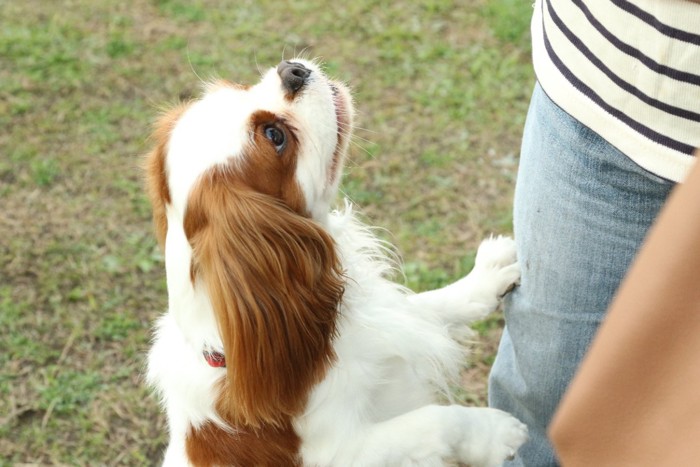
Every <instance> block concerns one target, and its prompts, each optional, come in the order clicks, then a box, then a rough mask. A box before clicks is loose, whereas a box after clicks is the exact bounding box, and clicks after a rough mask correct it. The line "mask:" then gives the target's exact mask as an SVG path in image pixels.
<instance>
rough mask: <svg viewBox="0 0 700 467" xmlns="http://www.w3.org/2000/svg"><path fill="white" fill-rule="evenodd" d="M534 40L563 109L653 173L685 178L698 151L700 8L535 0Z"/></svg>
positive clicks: (640, 0)
mask: <svg viewBox="0 0 700 467" xmlns="http://www.w3.org/2000/svg"><path fill="white" fill-rule="evenodd" d="M532 37H533V41H532V42H533V62H534V67H535V73H536V75H537V79H538V81H539V82H540V85H541V86H542V88H543V89H544V91H545V92H546V93H547V95H548V96H549V97H550V98H551V99H552V100H553V101H554V102H555V103H556V104H557V105H559V106H560V107H561V108H562V109H564V110H565V111H566V112H567V113H569V114H570V115H572V116H573V117H574V118H576V119H577V120H579V121H580V122H581V123H583V124H584V125H586V126H588V127H589V128H591V129H592V130H594V131H595V132H596V133H598V134H600V135H601V136H602V137H603V138H605V139H606V140H607V141H608V142H610V143H611V144H612V145H614V146H615V147H617V148H618V149H619V150H621V151H622V152H623V153H625V154H627V155H628V156H629V157H630V158H631V159H632V160H634V161H635V162H636V163H637V164H639V165H640V166H642V167H644V168H645V169H647V170H649V171H650V172H653V173H655V174H657V175H659V176H661V177H663V178H667V179H669V180H674V181H681V180H683V179H684V178H685V175H686V174H687V172H688V170H689V168H690V167H691V165H692V164H693V162H694V159H695V158H694V157H693V152H694V149H695V148H700V4H698V3H693V2H690V1H686V0H664V1H662V0H636V1H634V2H633V1H629V0H590V1H586V0H537V3H536V4H535V12H534V16H533V20H532Z"/></svg>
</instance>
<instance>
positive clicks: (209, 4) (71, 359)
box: [0, 0, 534, 465]
mask: <svg viewBox="0 0 700 467" xmlns="http://www.w3.org/2000/svg"><path fill="white" fill-rule="evenodd" d="M530 14H531V2H529V1H524V0H492V1H489V0H477V1H475V2H463V1H456V0H419V1H399V2H389V3H388V4H387V2H380V1H378V0H358V1H353V2H312V1H307V0H299V1H295V2H288V4H285V5H284V8H280V3H279V2H273V1H271V0H258V1H251V0H240V1H235V2H234V1H228V2H213V1H211V0H197V1H184V0H150V1H149V0H135V1H131V2H116V1H107V0H103V1H92V0H75V1H72V2H42V1H40V0H26V1H14V2H0V17H2V26H1V27H0V126H1V127H2V128H3V131H2V132H0V465H14V464H57V465H66V464H67V465H106V464H108V465H153V464H155V463H156V462H157V460H158V459H159V458H160V456H161V453H162V449H163V446H164V443H165V442H166V437H167V431H166V428H165V424H164V418H163V416H162V414H161V413H160V410H159V408H158V407H157V404H156V400H155V398H154V397H152V396H151V395H150V393H149V390H148V389H147V388H146V387H145V385H144V382H143V364H144V356H145V352H146V350H147V348H148V343H149V336H150V329H151V325H152V323H153V321H154V319H155V318H156V317H157V316H158V314H159V313H160V312H162V310H163V309H164V308H165V306H166V300H165V298H166V290H165V282H164V272H163V266H164V265H163V256H162V254H161V252H160V251H159V250H158V248H157V245H156V242H155V240H154V238H153V236H152V232H151V224H150V208H149V206H148V203H147V201H146V198H145V196H144V194H143V190H142V174H141V173H140V171H139V165H140V158H141V155H142V154H143V153H145V152H146V151H147V149H148V140H147V138H148V133H149V128H150V124H151V122H152V120H153V118H154V116H155V115H156V114H157V112H158V110H159V109H160V108H162V106H163V105H167V104H169V103H170V104H172V103H175V102H177V101H178V100H179V99H181V98H187V97H189V96H193V95H197V93H198V92H199V89H200V77H201V78H202V79H208V78H210V77H214V76H218V77H224V78H227V79H231V80H235V81H241V82H254V81H255V80H256V79H257V77H258V76H259V73H260V70H261V69H266V68H267V67H271V66H274V65H276V64H277V63H278V62H279V60H280V59H281V58H282V57H287V58H289V57H292V56H294V55H296V54H303V55H304V56H307V57H321V58H322V59H323V60H324V61H325V67H326V70H327V71H328V72H329V73H331V74H332V75H334V76H336V77H338V78H340V79H343V80H345V81H347V82H348V83H349V84H350V85H351V87H352V88H353V89H354V94H355V99H356V103H357V108H358V112H359V115H358V123H357V124H358V127H359V128H358V130H357V131H356V137H355V139H354V144H353V146H352V150H351V154H350V157H349V161H348V168H347V170H346V176H345V179H344V181H343V186H342V189H343V192H344V193H345V194H346V195H347V196H348V197H349V198H351V199H353V200H354V201H355V202H356V203H357V204H358V205H359V206H360V207H359V209H360V210H361V211H362V212H363V214H364V215H365V217H366V218H367V219H369V220H370V221H371V222H372V223H373V224H376V225H379V226H381V227H384V228H386V229H387V232H388V233H387V234H386V237H387V238H388V239H389V240H390V241H392V242H393V243H394V244H396V245H397V247H398V249H399V252H400V254H401V256H402V258H403V259H404V262H405V271H404V272H405V279H406V284H407V285H408V286H410V287H412V288H414V289H416V290H423V289H428V288H432V287H438V286H441V285H444V284H445V283H447V282H449V281H451V280H453V279H455V278H457V277H459V276H461V275H463V274H465V273H467V272H468V271H469V270H470V268H471V266H472V265H473V257H474V251H475V250H476V247H477V246H478V243H479V241H480V239H482V238H483V237H485V236H487V235H488V234H490V233H509V232H510V230H511V229H512V220H511V215H510V211H511V199H512V191H513V181H514V178H515V170H516V166H517V154H518V148H519V140H520V134H521V128H522V125H523V122H524V117H525V113H526V107H527V102H528V98H529V93H530V91H531V88H532V85H533V80H534V78H533V74H532V70H531V65H530V59H529V38H528V33H529V32H528V22H529V17H530ZM501 326H502V319H501V317H500V316H499V315H497V316H495V317H494V318H490V319H488V320H486V321H484V322H482V323H478V324H477V326H476V329H477V331H478V334H479V336H480V337H479V342H478V343H477V344H476V345H475V353H474V357H473V358H472V360H470V363H469V366H468V368H467V369H466V372H465V374H466V375H469V378H467V379H465V381H464V385H463V387H462V388H461V389H460V391H461V393H460V398H461V400H464V401H467V402H472V403H480V404H483V403H484V400H485V376H486V372H487V371H488V365H489V364H490V362H491V361H492V359H493V355H494V352H495V346H496V343H497V340H498V335H499V333H500V328H501Z"/></svg>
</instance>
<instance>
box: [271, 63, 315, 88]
mask: <svg viewBox="0 0 700 467" xmlns="http://www.w3.org/2000/svg"><path fill="white" fill-rule="evenodd" d="M277 74H278V75H280V78H282V86H284V89H286V90H287V91H288V92H290V93H292V94H296V93H297V92H298V91H299V90H300V89H301V88H302V87H304V84H306V80H307V79H308V78H309V75H310V74H311V70H309V69H308V68H306V67H305V66H304V65H302V64H301V63H296V62H289V61H287V60H284V61H282V62H280V64H279V65H277Z"/></svg>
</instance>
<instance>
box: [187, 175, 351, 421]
mask: <svg viewBox="0 0 700 467" xmlns="http://www.w3.org/2000/svg"><path fill="white" fill-rule="evenodd" d="M230 178H231V176H230V174H228V173H227V172H226V171H214V172H212V173H208V174H205V175H204V176H203V177H202V179H201V180H200V181H199V183H198V185H197V186H196V187H195V188H194V190H193V192H192V193H191V194H190V197H189V201H188V206H187V211H186V215H185V226H184V227H185V233H186V235H187V237H188V239H189V241H190V244H191V246H192V248H193V257H192V258H193V259H192V266H191V276H192V280H193V281H194V282H195V285H196V286H200V285H201V286H203V287H206V289H207V291H208V293H209V296H210V298H211V302H212V305H213V308H214V312H215V314H216V319H217V322H218V326H219V331H220V334H221V337H222V340H223V344H224V353H225V355H226V366H227V368H226V370H227V378H226V380H225V382H224V387H223V391H222V397H221V399H220V400H219V401H218V408H219V410H220V411H221V412H223V413H222V415H224V416H225V418H227V419H229V421H231V422H234V423H243V424H246V425H249V426H253V427H259V426H262V425H263V424H272V425H280V424H281V423H283V420H284V419H288V417H289V416H293V415H296V414H298V413H299V412H300V411H301V410H303V408H304V405H305V403H306V396H307V395H308V393H309V391H310V388H311V387H312V386H313V384H315V383H317V382H318V381H319V380H320V379H321V378H322V377H323V375H324V373H325V370H326V369H327V367H328V364H329V363H330V362H331V361H332V360H333V358H334V353H333V348H332V339H333V337H334V335H335V332H336V320H337V310H338V306H339V304H340V300H341V298H342V294H343V278H342V271H341V268H340V262H339V260H338V256H337V254H336V250H335V244H334V242H333V240H332V238H331V237H330V236H329V235H328V234H327V233H326V232H325V230H323V229H322V228H321V227H320V226H319V225H318V224H316V223H315V222H314V221H312V220H310V219H307V218H305V217H302V216H300V215H299V214H297V213H295V212H294V211H292V210H291V209H290V208H288V207H287V206H286V205H284V204H283V203H282V202H281V201H279V200H277V199H275V198H273V197H271V196H268V195H265V194H261V193H258V192H255V191H253V190H251V189H249V188H246V187H243V186H240V184H238V185H239V186H236V185H237V184H236V182H235V180H231V179H230Z"/></svg>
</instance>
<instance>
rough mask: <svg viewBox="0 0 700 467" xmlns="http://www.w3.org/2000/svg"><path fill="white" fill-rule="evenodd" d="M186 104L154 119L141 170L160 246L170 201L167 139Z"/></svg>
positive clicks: (163, 243) (163, 239)
mask: <svg viewBox="0 0 700 467" xmlns="http://www.w3.org/2000/svg"><path fill="white" fill-rule="evenodd" d="M188 106H189V104H188V103H182V104H180V105H177V106H175V107H173V108H172V109H170V110H168V111H167V112H165V113H163V114H162V115H161V116H160V118H159V119H158V120H157V121H156V124H155V126H154V130H153V135H152V136H151V138H152V139H153V140H154V142H155V146H154V147H153V149H152V150H151V152H149V153H148V155H147V156H146V159H145V161H144V167H143V170H144V173H145V174H146V193H147V194H148V198H149V200H150V202H151V208H152V209H153V226H154V228H155V234H156V238H157V239H158V243H159V244H160V246H161V248H162V247H163V246H164V245H165V234H166V233H167V231H168V220H167V218H166V215H165V206H166V204H168V203H170V189H169V188H168V176H167V173H166V169H165V157H166V155H167V152H168V141H169V140H170V133H171V132H172V130H173V128H174V127H175V124H176V123H177V121H178V119H179V118H180V116H181V115H182V114H183V112H184V111H185V110H186V109H187V107H188Z"/></svg>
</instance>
